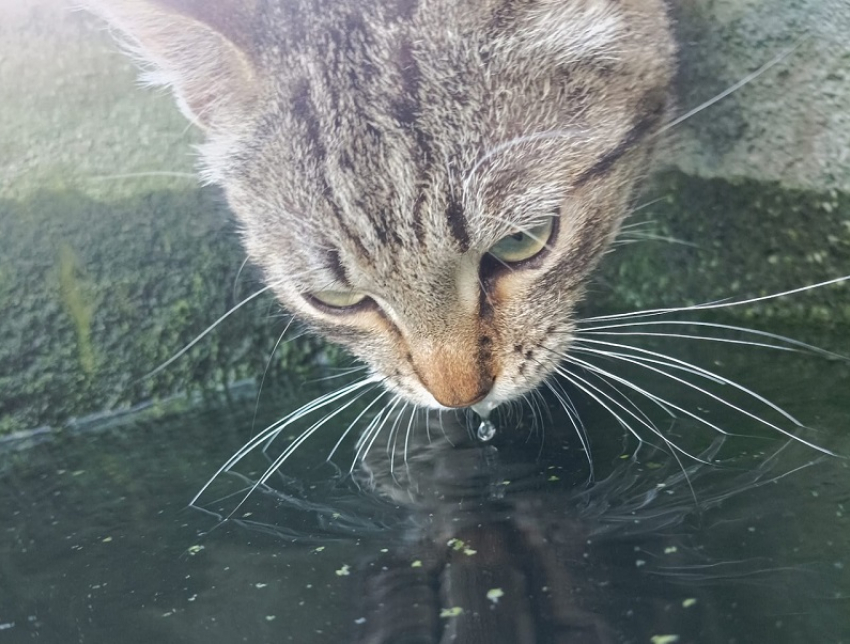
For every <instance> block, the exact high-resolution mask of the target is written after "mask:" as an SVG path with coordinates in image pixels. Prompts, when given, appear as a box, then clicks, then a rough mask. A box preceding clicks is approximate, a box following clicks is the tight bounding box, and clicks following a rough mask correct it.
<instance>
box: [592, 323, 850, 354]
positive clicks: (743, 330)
mask: <svg viewBox="0 0 850 644" xmlns="http://www.w3.org/2000/svg"><path fill="white" fill-rule="evenodd" d="M643 326H698V327H706V328H712V329H723V330H724V331H737V332H739V333H744V334H749V335H755V336H759V337H762V338H769V339H771V340H777V341H779V342H784V343H785V344H788V345H790V346H792V347H799V348H800V349H805V350H807V351H810V352H812V353H815V354H817V355H821V356H824V357H826V358H835V359H839V360H847V359H848V358H847V356H843V355H841V354H840V353H834V352H832V351H827V350H826V349H821V348H820V347H817V346H815V345H813V344H808V343H806V342H801V341H800V340H795V339H794V338H789V337H787V336H784V335H780V334H778V333H771V332H769V331H762V330H760V329H749V328H747V327H744V326H736V325H734V324H720V323H718V322H701V321H696V320H637V321H635V322H625V323H620V324H604V325H598V326H588V327H586V328H580V329H578V330H577V331H576V333H577V334H579V333H591V332H601V331H603V330H608V329H627V328H634V327H643ZM691 337H693V338H694V339H699V338H704V339H711V340H716V341H718V342H720V341H724V342H735V343H742V344H743V343H744V341H743V340H733V339H730V338H715V337H711V338H709V337H708V336H691ZM753 346H763V347H768V348H774V349H778V350H782V349H785V347H780V346H776V345H772V344H759V343H753ZM786 350H787V349H786Z"/></svg>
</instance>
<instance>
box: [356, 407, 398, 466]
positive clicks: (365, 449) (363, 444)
mask: <svg viewBox="0 0 850 644" xmlns="http://www.w3.org/2000/svg"><path fill="white" fill-rule="evenodd" d="M402 402H403V400H402V397H401V395H399V394H396V395H395V397H394V398H393V399H392V401H391V404H390V407H389V408H388V409H387V412H386V414H385V415H384V417H383V419H382V420H381V422H380V423H376V425H375V428H374V429H373V430H372V433H373V436H372V438H371V439H370V440H368V439H367V437H368V434H364V435H363V436H361V438H360V440H359V441H358V445H357V452H356V453H355V455H354V461H353V462H352V464H351V471H352V472H353V471H354V468H355V467H356V465H357V463H358V462H359V461H361V460H362V459H364V458H366V455H367V454H368V453H369V451H370V450H371V449H372V445H374V444H375V440H377V438H378V436H379V435H380V433H381V430H382V429H383V428H384V425H385V424H386V422H387V420H389V419H390V417H391V416H392V415H393V412H394V411H395V409H396V407H398V405H399V403H402ZM404 404H405V405H407V403H404ZM367 440H368V443H367Z"/></svg>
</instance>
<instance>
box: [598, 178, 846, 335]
mask: <svg viewBox="0 0 850 644" xmlns="http://www.w3.org/2000/svg"><path fill="white" fill-rule="evenodd" d="M656 200H657V201H656ZM646 201H647V203H650V202H654V203H651V205H649V206H647V207H646V208H643V209H641V210H640V211H639V212H638V213H637V214H636V215H635V217H634V218H633V221H645V222H647V223H646V225H645V226H644V227H642V230H643V233H644V234H645V233H651V234H652V235H654V236H655V237H657V238H664V239H665V240H670V239H675V240H677V241H676V242H671V241H659V240H657V239H650V238H648V237H646V236H645V235H644V237H642V238H641V237H636V239H637V240H638V241H639V243H634V244H629V245H627V246H624V247H622V248H619V249H618V250H617V252H614V253H612V254H611V255H610V256H609V257H608V258H607V259H606V262H605V264H604V265H603V266H602V268H601V270H600V272H599V273H598V276H597V280H596V282H595V285H594V287H593V288H592V290H591V293H590V294H589V298H588V307H589V308H593V309H596V310H599V309H602V310H606V311H607V310H617V311H624V310H635V309H642V308H649V307H658V306H686V305H690V304H697V303H701V302H709V301H714V300H720V299H725V298H747V297H759V296H765V295H769V294H771V293H778V292H781V291H786V290H790V289H794V288H797V287H802V286H806V285H809V284H815V283H819V282H823V281H827V280H830V279H833V278H837V277H841V276H845V275H848V274H850V195H847V194H843V193H840V192H835V191H832V192H829V193H827V194H820V193H816V192H810V191H804V190H789V189H786V188H784V187H783V186H781V185H780V184H776V183H764V182H757V181H749V180H741V181H737V182H727V181H722V180H704V179H696V178H693V177H689V176H687V175H683V174H681V173H676V172H670V173H667V174H663V175H661V176H659V177H658V178H657V181H656V183H655V185H654V186H653V188H652V189H651V191H650V193H649V194H648V196H647V197H646ZM639 230H640V228H639ZM848 300H850V284H847V283H844V284H838V285H834V286H830V287H825V288H821V289H815V290H813V291H810V292H806V293H800V294H798V295H795V296H792V297H787V298H780V299H772V300H766V301H764V302H762V303H759V304H758V305H757V306H750V307H742V308H732V309H727V312H728V314H729V315H731V316H734V317H737V318H739V319H747V320H754V319H758V318H765V319H777V318H781V319H784V320H787V321H788V322H790V323H796V322H807V323H817V324H828V325H831V326H836V325H838V326H847V325H850V316H848V314H847V313H848V311H847V302H848Z"/></svg>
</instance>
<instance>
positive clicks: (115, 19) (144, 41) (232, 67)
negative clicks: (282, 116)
mask: <svg viewBox="0 0 850 644" xmlns="http://www.w3.org/2000/svg"><path fill="white" fill-rule="evenodd" d="M256 4H257V0H82V6H83V8H84V9H87V10H89V11H91V12H93V13H95V14H97V15H99V16H101V17H103V18H104V19H105V20H106V21H107V22H109V24H110V25H111V26H113V27H114V28H115V29H116V30H117V31H118V32H119V33H120V34H121V36H122V37H123V40H124V41H125V43H126V45H127V47H128V48H129V49H130V51H131V52H132V54H133V55H134V56H135V57H136V58H137V59H139V61H140V62H141V64H142V66H143V68H144V69H145V75H144V78H145V79H146V80H148V81H149V82H151V83H153V84H157V85H167V86H169V87H171V88H172V90H173V91H174V94H175V96H176V98H177V102H178V104H179V105H180V108H181V109H182V110H183V112H184V114H186V116H187V117H188V118H189V119H190V120H192V121H193V122H195V123H197V124H198V125H200V126H201V127H203V128H204V129H206V130H210V131H216V130H221V131H226V130H228V129H231V128H232V127H233V126H238V124H239V123H243V122H244V117H245V116H246V114H247V113H249V112H250V110H251V107H252V105H253V103H254V102H255V101H256V100H257V96H258V91H259V87H258V74H257V69H256V66H255V63H254V57H253V52H252V50H251V46H250V42H249V41H248V36H249V35H250V33H251V22H252V19H253V16H254V14H255V8H256Z"/></svg>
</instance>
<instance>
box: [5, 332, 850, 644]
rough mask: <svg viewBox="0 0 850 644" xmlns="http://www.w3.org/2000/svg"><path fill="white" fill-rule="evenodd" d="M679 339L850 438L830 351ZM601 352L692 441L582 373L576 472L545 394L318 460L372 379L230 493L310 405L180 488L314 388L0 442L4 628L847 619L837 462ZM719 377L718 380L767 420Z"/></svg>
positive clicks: (658, 634) (163, 636) (219, 638)
mask: <svg viewBox="0 0 850 644" xmlns="http://www.w3.org/2000/svg"><path fill="white" fill-rule="evenodd" d="M795 335H796V336H797V337H800V338H801V339H803V340H806V341H813V342H815V343H817V344H819V345H821V346H830V347H835V346H836V344H837V343H839V342H840V339H838V340H836V339H835V338H827V337H803V336H801V334H800V333H799V332H795ZM645 346H651V345H645ZM667 349H668V350H672V349H671V348H670V347H669V346H668V347H667ZM674 355H676V356H677V357H680V358H681V359H684V360H689V361H694V362H697V363H698V364H701V365H703V366H705V367H706V368H711V369H712V370H716V371H718V372H721V371H722V373H723V374H724V375H726V376H728V377H730V378H734V379H736V380H737V381H741V382H745V383H746V384H748V385H749V386H753V387H755V388H757V390H758V392H759V393H760V394H763V395H765V396H766V397H768V398H770V399H771V400H774V401H776V402H778V403H781V404H782V405H783V406H784V407H785V408H786V409H787V411H788V412H790V413H791V414H792V415H794V416H796V417H798V418H800V419H801V420H803V421H804V422H805V423H806V424H807V425H810V426H811V427H812V428H813V429H812V430H802V435H804V436H805V437H806V438H807V439H812V440H813V441H815V442H817V443H818V444H821V445H824V446H826V447H829V448H830V449H833V450H835V451H837V452H839V453H841V454H845V455H846V454H850V439H848V434H847V432H846V429H847V418H848V417H850V398H848V396H847V391H848V390H850V389H849V388H848V384H850V369H849V368H848V366H847V364H846V363H842V362H841V361H837V360H828V359H825V358H817V357H807V356H804V355H799V354H792V353H776V352H763V351H756V350H744V349H742V348H740V347H736V346H734V345H715V344H714V343H692V344H690V345H688V344H687V343H681V346H679V347H677V348H676V351H675V353H674ZM618 373H622V374H628V376H629V377H630V378H632V379H635V381H636V382H639V384H640V386H641V387H642V388H646V389H647V390H651V391H653V392H655V393H656V394H657V395H658V396H661V397H664V398H666V399H668V400H673V401H675V402H676V404H677V405H679V406H681V407H682V408H685V409H688V410H692V411H694V412H695V416H696V418H691V417H687V416H684V415H682V414H679V416H680V418H679V419H678V420H673V419H670V418H668V417H666V416H665V415H664V414H663V413H656V412H658V410H656V412H652V411H651V410H650V407H651V406H645V407H644V409H645V412H646V413H647V415H648V416H650V417H651V418H652V419H653V421H655V422H656V424H657V425H658V427H659V428H660V429H662V430H663V432H664V434H665V436H667V437H669V438H670V440H675V441H676V443H677V444H678V445H680V446H681V447H682V449H685V450H687V451H689V452H690V453H691V454H694V455H695V456H697V457H698V458H700V459H701V460H702V461H706V463H701V462H699V461H695V460H693V459H688V458H687V457H685V456H684V455H683V454H681V453H679V454H678V457H679V460H680V461H681V465H680V464H679V463H678V462H677V460H676V459H675V458H672V457H670V456H669V455H668V454H666V453H665V452H664V451H661V450H654V449H652V448H651V447H649V446H648V445H645V444H644V445H642V446H638V443H637V442H636V441H635V440H634V438H633V437H632V436H631V435H630V434H629V433H628V432H626V431H624V430H623V429H622V428H621V427H619V426H618V424H617V422H616V421H615V420H614V419H613V418H612V417H611V415H610V414H606V413H604V412H603V411H602V410H600V409H599V408H598V406H597V405H595V404H594V403H593V401H592V400H591V399H590V398H589V397H588V396H586V395H581V394H580V393H579V394H576V393H574V395H573V398H574V400H575V402H576V405H577V407H578V411H579V413H580V415H581V418H582V420H583V422H584V425H585V427H586V429H587V432H588V435H589V436H590V440H591V450H592V454H593V459H592V460H593V465H594V469H595V471H594V481H595V482H594V483H592V484H591V483H589V482H588V478H589V465H588V459H587V458H586V455H585V452H584V450H583V449H582V446H581V443H580V441H578V440H577V439H576V437H575V432H574V429H573V428H572V426H571V423H570V422H569V419H568V418H567V417H566V416H565V414H564V413H563V412H561V411H560V410H559V408H558V405H557V401H556V400H554V399H552V400H549V401H548V402H549V408H548V411H543V412H542V413H541V414H540V415H538V416H537V418H533V417H532V415H531V414H529V413H528V410H526V413H525V414H524V415H523V416H522V417H520V416H519V415H517V414H514V415H509V414H503V415H501V416H499V414H498V413H497V414H495V415H494V420H495V421H496V423H497V424H498V427H499V431H498V433H497V434H496V435H495V436H493V437H491V440H489V441H488V442H480V441H479V440H477V437H476V434H477V423H478V419H475V418H472V417H469V418H465V417H454V416H452V415H451V414H449V415H445V416H444V417H443V418H442V419H438V418H428V419H426V418H425V417H424V416H422V415H420V416H418V417H416V418H414V419H412V420H410V419H408V418H407V417H404V418H403V419H401V420H400V421H398V422H396V420H397V419H390V420H388V423H387V425H386V427H385V430H384V432H383V433H382V434H381V437H380V438H379V439H378V440H377V441H375V443H374V444H373V445H372V449H371V450H370V451H369V455H368V456H367V457H366V459H365V460H364V461H363V462H362V463H361V464H359V465H358V467H356V468H355V471H354V474H353V476H348V475H347V474H348V472H349V469H350V467H351V465H352V462H353V455H354V453H355V450H356V447H355V440H356V439H354V438H353V437H352V439H351V440H349V441H346V442H344V443H343V445H342V446H341V447H340V449H338V450H337V452H336V453H335V455H334V459H333V463H332V464H328V463H326V462H325V457H326V456H327V454H328V453H329V452H330V451H331V450H332V449H333V447H334V445H335V443H336V442H337V440H338V438H339V436H340V434H341V432H342V431H343V430H344V429H345V427H347V426H348V424H349V423H350V422H351V421H353V420H355V418H356V417H357V415H358V413H359V412H360V411H361V410H362V409H363V407H365V404H366V402H365V401H364V402H363V403H362V404H360V403H358V404H360V406H359V407H358V406H357V405H353V406H352V407H351V408H350V409H347V410H346V411H345V412H344V413H342V414H340V415H339V416H337V417H335V418H334V419H333V420H332V421H330V422H329V424H328V425H327V426H325V427H324V428H323V429H322V430H321V431H320V432H318V433H317V434H316V435H315V436H314V437H313V438H311V440H309V441H306V442H305V444H304V446H303V447H302V448H301V449H300V450H299V451H298V452H297V453H296V455H295V457H293V458H292V459H290V460H289V461H287V463H286V464H285V466H284V467H283V469H282V470H281V472H280V473H279V474H276V475H274V476H272V477H271V478H270V479H269V480H268V484H267V485H266V486H263V487H262V489H259V490H257V491H255V492H253V493H252V494H251V495H250V496H249V497H248V500H247V501H245V502H244V503H242V502H241V501H242V499H243V498H244V497H245V493H246V490H247V489H248V488H249V487H250V486H251V485H252V483H253V482H255V481H257V480H258V479H259V477H260V476H261V475H262V474H263V471H264V470H265V468H266V467H267V466H268V463H269V459H273V458H274V457H275V456H276V455H278V454H280V453H281V452H282V450H283V449H284V447H285V445H286V443H287V441H288V439H291V437H295V436H297V435H298V433H299V432H300V431H303V430H304V429H307V428H308V427H309V426H310V423H311V422H312V420H315V419H317V418H318V417H320V416H317V417H315V418H313V417H311V418H307V419H304V421H303V422H302V423H300V424H299V423H296V424H294V425H292V426H290V427H287V428H286V430H285V431H284V433H283V434H282V435H281V436H280V437H279V440H278V441H276V442H275V443H274V444H273V445H272V446H271V447H270V448H269V450H268V453H267V454H265V455H263V454H258V453H254V454H251V455H250V456H249V457H247V458H246V459H245V460H244V461H243V462H241V463H240V464H239V466H238V467H237V468H235V469H236V470H237V471H236V473H232V474H225V475H222V476H221V477H219V478H218V479H217V481H216V482H215V483H214V484H213V485H212V486H211V487H210V488H209V489H208V490H207V491H206V492H205V494H204V495H203V496H202V497H201V498H200V499H199V501H198V506H199V507H198V508H189V507H187V504H188V501H189V500H190V499H191V498H192V496H193V495H194V494H195V492H196V491H198V490H199V489H200V488H201V487H202V486H203V485H204V484H205V483H206V481H207V479H208V478H209V476H210V475H212V474H213V473H214V472H215V471H216V469H217V468H218V467H219V466H220V465H221V464H222V463H223V462H224V461H225V460H226V459H227V458H228V457H229V456H230V455H231V454H233V453H234V452H235V451H236V450H237V449H238V448H239V447H240V446H241V445H242V444H244V443H245V442H246V441H247V440H248V439H249V438H250V437H251V436H252V435H253V434H254V433H255V432H256V429H258V428H262V427H264V426H266V425H267V424H268V423H270V422H272V421H273V420H275V419H276V418H277V417H278V416H279V415H280V414H282V413H283V412H286V411H289V410H292V409H294V408H295V407H297V406H298V404H300V403H303V402H305V401H306V400H308V399H310V398H312V397H313V396H315V395H317V393H319V392H318V391H316V390H314V389H311V388H308V387H305V388H303V389H297V390H296V391H295V392H294V395H293V394H292V393H286V392H282V391H272V390H268V391H267V392H266V393H265V394H264V395H263V396H262V405H261V407H260V410H259V412H258V417H257V420H256V421H254V420H253V416H254V405H253V399H252V398H250V397H248V398H246V399H243V400H241V401H236V402H234V403H232V404H230V405H229V406H227V407H225V408H220V407H215V408H210V409H207V410H198V411H197V412H195V413H192V414H184V415H178V416H168V415H166V416H162V417H157V416H156V415H152V414H148V416H146V417H140V418H130V419H122V420H119V421H115V422H99V423H92V424H91V425H89V426H84V427H80V428H78V429H76V430H67V431H64V432H61V433H57V434H40V435H34V436H32V437H31V438H30V439H29V440H26V441H7V442H6V443H4V444H3V448H2V454H0V516H2V517H4V519H3V525H2V529H0V534H2V541H0V642H2V643H3V644H6V643H7V642H8V643H10V644H14V643H17V642H30V641H39V642H48V643H53V642H55V643H56V644H68V643H71V642H118V641H120V642H122V643H125V642H126V643H129V644H132V643H136V642H138V643H140V644H141V643H144V644H150V643H151V642H187V643H191V642H198V643H201V642H203V643H204V644H216V643H218V642H222V643H224V642H227V643H232V642H252V643H264V642H269V643H271V642H299V643H313V642H317V643H318V642H337V643H338V642H352V643H354V642H387V643H389V642H393V643H398V642H423V643H424V642H449V641H457V642H463V643H467V642H469V643H473V642H488V643H501V642H504V643H513V644H518V643H524V642H565V641H569V642H658V643H661V642H673V641H678V642H732V641H736V642H766V641H770V642H772V643H779V644H781V643H785V642H787V643H791V642H801V641H813V642H835V643H838V642H846V641H848V634H850V611H848V610H847V607H848V597H850V573H848V566H850V560H848V559H850V557H848V554H850V525H848V524H850V520H848V511H850V508H848V502H849V501H850V498H848V486H847V480H848V466H847V462H846V460H844V459H841V458H834V457H827V456H823V455H821V454H819V453H818V452H816V451H814V450H812V449H811V448H807V447H805V446H801V445H799V444H786V443H785V442H784V441H783V440H779V439H778V438H777V433H776V432H774V431H772V430H770V429H769V428H767V427H762V428H759V426H758V423H757V422H755V421H754V420H753V419H752V418H750V417H747V416H746V415H742V414H738V413H736V412H734V411H733V410H732V409H731V408H729V407H726V406H724V405H722V404H720V403H718V402H717V401H713V400H711V399H710V398H707V397H706V396H703V395H700V394H699V393H698V392H696V391H694V390H692V389H688V388H686V387H683V386H681V385H679V384H677V383H675V382H673V381H670V380H667V381H666V382H665V380H664V379H663V378H661V377H660V376H659V377H656V376H658V374H654V375H653V374H652V373H646V372H645V373H643V374H640V373H639V372H638V373H630V372H629V371H628V370H621V371H618ZM727 389H728V386H717V387H716V388H715V389H712V391H718V392H720V393H723V395H724V396H725V397H727V398H728V399H730V400H732V401H733V402H734V403H735V404H738V405H747V407H746V408H747V409H748V410H753V411H757V413H759V414H760V415H763V416H764V417H765V418H766V419H769V420H770V422H776V423H779V422H780V419H781V417H779V418H777V416H778V414H775V413H770V412H769V410H766V409H765V408H764V407H763V406H759V405H758V404H757V403H756V402H755V401H754V400H753V399H749V400H748V399H747V396H745V395H743V394H742V392H740V391H734V390H732V391H727ZM367 400H368V398H367ZM638 404H640V403H638ZM620 411H621V413H622V415H624V416H625V412H622V410H620ZM369 413H370V412H367V414H366V415H365V416H363V417H362V418H361V420H360V423H361V425H362V426H363V427H365V426H367V425H368V420H369V418H370V416H369ZM697 418H704V419H710V422H712V423H713V424H716V425H717V426H719V427H722V428H723V429H725V430H727V431H729V432H730V433H731V434H733V435H731V436H728V437H726V438H725V439H724V440H719V439H718V437H717V434H716V433H715V432H714V431H712V430H710V428H708V427H707V426H706V425H705V424H702V423H700V422H699V421H698V420H697ZM632 424H633V425H635V426H637V425H638V423H637V422H636V421H635V422H633V423H632ZM780 426H782V427H788V423H787V422H785V423H782V424H781V425H780ZM393 428H395V430H393ZM644 429H645V428H644ZM642 433H643V434H647V433H648V432H647V431H643V432H642ZM707 462H711V463H712V465H709V464H707ZM682 467H684V468H685V470H686V474H687V476H686V475H685V474H683V473H682V469H681V468H682ZM246 486H247V487H246ZM228 516H229V517H230V520H228V521H226V522H222V519H223V518H224V517H228ZM653 638H654V639H653Z"/></svg>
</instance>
